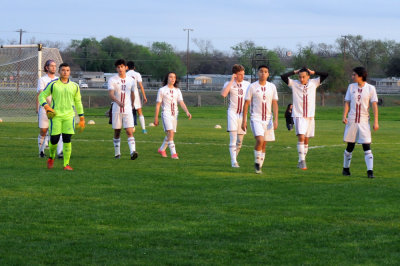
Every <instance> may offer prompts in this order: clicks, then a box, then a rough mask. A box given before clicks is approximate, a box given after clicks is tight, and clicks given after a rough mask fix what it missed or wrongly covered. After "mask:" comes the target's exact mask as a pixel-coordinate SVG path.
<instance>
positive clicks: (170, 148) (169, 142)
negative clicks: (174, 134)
mask: <svg viewBox="0 0 400 266" xmlns="http://www.w3.org/2000/svg"><path fill="white" fill-rule="evenodd" d="M168 147H169V150H170V151H171V155H174V154H175V153H176V150H175V143H174V141H173V140H171V141H168Z"/></svg>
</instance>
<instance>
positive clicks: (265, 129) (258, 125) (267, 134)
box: [250, 119, 275, 141]
mask: <svg viewBox="0 0 400 266" xmlns="http://www.w3.org/2000/svg"><path fill="white" fill-rule="evenodd" d="M250 125H251V131H253V135H254V137H258V136H264V141H275V131H274V124H273V121H272V119H270V120H269V121H261V120H258V119H257V120H254V119H252V120H251V121H250Z"/></svg>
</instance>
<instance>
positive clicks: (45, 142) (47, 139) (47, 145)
mask: <svg viewBox="0 0 400 266" xmlns="http://www.w3.org/2000/svg"><path fill="white" fill-rule="evenodd" d="M49 141H50V136H49V133H48V132H47V134H46V137H45V138H44V147H45V148H46V149H47V148H48V147H49Z"/></svg>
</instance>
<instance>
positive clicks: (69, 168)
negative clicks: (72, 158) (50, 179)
mask: <svg viewBox="0 0 400 266" xmlns="http://www.w3.org/2000/svg"><path fill="white" fill-rule="evenodd" d="M64 170H67V171H72V170H74V169H73V168H72V167H71V166H69V164H67V166H65V167H64Z"/></svg>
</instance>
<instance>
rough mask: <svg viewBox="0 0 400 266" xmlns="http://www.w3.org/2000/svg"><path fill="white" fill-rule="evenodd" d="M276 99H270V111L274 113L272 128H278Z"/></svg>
mask: <svg viewBox="0 0 400 266" xmlns="http://www.w3.org/2000/svg"><path fill="white" fill-rule="evenodd" d="M278 108H279V107H278V101H277V100H272V112H273V113H274V130H275V129H277V128H278Z"/></svg>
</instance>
